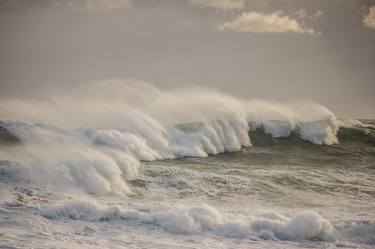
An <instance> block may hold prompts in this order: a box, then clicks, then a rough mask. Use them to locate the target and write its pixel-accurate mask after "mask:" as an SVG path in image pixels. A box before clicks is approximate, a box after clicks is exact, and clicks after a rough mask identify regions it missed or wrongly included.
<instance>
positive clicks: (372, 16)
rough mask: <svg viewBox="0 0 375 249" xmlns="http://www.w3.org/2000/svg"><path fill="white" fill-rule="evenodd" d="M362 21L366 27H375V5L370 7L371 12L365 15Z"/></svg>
mask: <svg viewBox="0 0 375 249" xmlns="http://www.w3.org/2000/svg"><path fill="white" fill-rule="evenodd" d="M362 22H363V25H364V26H365V27H367V28H370V29H375V5H373V6H371V7H370V8H369V12H368V14H367V15H365V16H364V17H363V20H362Z"/></svg>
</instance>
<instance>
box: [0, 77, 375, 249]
mask: <svg viewBox="0 0 375 249" xmlns="http://www.w3.org/2000/svg"><path fill="white" fill-rule="evenodd" d="M374 145H375V126H374V122H373V121H372V120H361V121H358V120H348V119H339V118H337V117H336V116H335V114H334V113H332V112H331V111H330V110H328V109H327V108H326V107H324V106H322V105H320V104H317V103H313V102H308V101H302V100H299V101H290V102H276V101H269V100H261V99H240V98H235V97H233V96H230V95H227V94H224V93H221V92H219V91H214V90H210V89H205V88H199V87H190V88H179V89H159V88H156V87H155V86H153V85H152V84H149V83H145V82H141V81H138V80H133V79H128V80H106V81H102V82H96V83H90V84H83V85H80V86H79V87H77V88H75V89H72V90H71V91H70V92H65V93H64V94H59V95H54V94H51V95H50V96H44V97H43V98H39V99H32V98H30V99H25V98H24V99H17V98H8V99H3V100H0V188H1V192H0V247H4V248H150V247H153V248H304V247H308V248H336V247H348V248H358V247H361V248H373V247H375V211H374V210H375V209H374V208H375V186H374V180H375V171H374V170H375V146H374Z"/></svg>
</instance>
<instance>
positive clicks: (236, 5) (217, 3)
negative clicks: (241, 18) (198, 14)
mask: <svg viewBox="0 0 375 249" xmlns="http://www.w3.org/2000/svg"><path fill="white" fill-rule="evenodd" d="M190 3H191V4H193V5H196V6H199V7H201V8H215V9H221V10H235V9H243V8H244V7H245V0H190Z"/></svg>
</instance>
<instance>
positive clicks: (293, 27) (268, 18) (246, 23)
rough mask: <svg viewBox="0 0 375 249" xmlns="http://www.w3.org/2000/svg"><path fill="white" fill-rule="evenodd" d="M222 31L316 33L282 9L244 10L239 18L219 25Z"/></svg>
mask: <svg viewBox="0 0 375 249" xmlns="http://www.w3.org/2000/svg"><path fill="white" fill-rule="evenodd" d="M218 29H219V30H220V31H235V32H253V33H286V32H295V33H300V34H303V33H307V34H316V33H315V31H314V30H312V29H306V28H304V27H303V26H302V25H301V24H300V23H298V22H297V21H296V20H295V19H293V18H290V17H289V16H287V15H283V13H282V12H281V11H276V12H273V13H270V14H264V13H260V12H244V13H242V15H241V16H239V17H238V18H236V19H234V20H232V21H229V22H226V23H224V24H222V25H219V26H218Z"/></svg>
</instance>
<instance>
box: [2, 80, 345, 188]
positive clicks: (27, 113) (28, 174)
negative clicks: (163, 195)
mask: <svg viewBox="0 0 375 249" xmlns="http://www.w3.org/2000/svg"><path fill="white" fill-rule="evenodd" d="M306 111H308V113H309V115H308V116H307V115H305V113H306ZM0 113H1V119H2V121H1V122H0V127H1V131H2V132H1V134H2V135H1V136H2V138H1V139H2V141H5V140H7V141H13V142H17V141H20V142H21V145H19V146H17V148H14V147H13V146H7V147H6V148H5V149H4V150H2V152H1V154H0V156H1V158H2V159H3V160H8V161H11V162H10V163H8V164H6V166H2V170H3V171H6V172H7V174H9V175H11V176H12V177H13V178H14V179H15V180H27V181H32V182H35V183H41V184H43V185H47V186H51V187H55V186H57V187H58V188H60V187H61V186H63V187H66V188H70V187H72V186H73V187H76V188H78V189H82V190H83V191H86V192H88V193H94V194H106V193H124V194H129V193H130V192H131V191H130V189H129V188H128V186H127V184H126V182H125V181H124V179H125V180H131V179H134V178H135V177H136V176H137V174H138V168H139V161H141V160H143V161H153V160H161V159H172V158H179V157H206V156H208V155H214V154H219V153H222V152H227V151H237V150H240V149H241V148H242V147H246V146H250V145H251V137H249V131H250V130H253V129H257V128H261V129H263V130H264V132H265V133H266V134H270V135H271V136H273V137H287V136H290V135H291V134H298V135H299V136H300V137H301V138H302V139H304V140H307V141H310V142H312V143H315V144H327V145H330V144H334V143H337V137H336V134H337V131H338V127H339V126H338V122H337V120H336V117H335V115H334V114H333V113H332V112H330V111H328V110H327V109H326V108H325V107H323V106H321V105H318V104H313V103H298V104H280V103H271V102H266V101H257V100H249V101H243V100H242V101H241V100H238V99H235V98H233V97H231V96H228V95H224V94H220V93H217V92H213V91H209V90H205V89H180V90H171V91H166V90H160V89H156V88H155V87H153V86H151V85H148V84H145V83H142V82H124V81H108V82H101V83H97V84H92V85H90V86H84V87H81V88H79V89H77V90H75V91H74V92H72V93H71V94H68V95H65V96H58V97H55V98H51V99H49V100H44V101H35V100H34V101H33V100H29V101H22V100H15V99H11V100H4V101H1V103H0ZM9 165H11V166H9Z"/></svg>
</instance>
